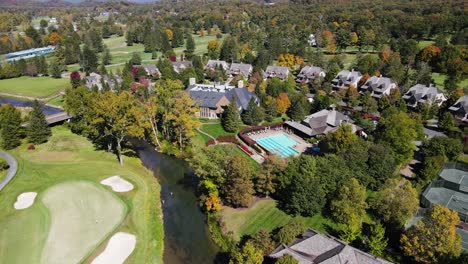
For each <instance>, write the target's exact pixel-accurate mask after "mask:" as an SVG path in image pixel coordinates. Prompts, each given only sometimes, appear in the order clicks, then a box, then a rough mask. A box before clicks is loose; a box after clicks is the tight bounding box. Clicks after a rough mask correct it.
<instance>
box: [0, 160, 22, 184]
mask: <svg viewBox="0 0 468 264" xmlns="http://www.w3.org/2000/svg"><path fill="white" fill-rule="evenodd" d="M0 157H2V158H4V159H5V160H6V161H7V162H8V165H10V168H9V169H8V173H7V175H6V176H5V179H3V181H2V182H0V191H1V190H2V189H3V188H4V187H5V186H6V185H7V184H8V183H9V182H10V181H11V179H13V176H15V174H16V171H17V170H18V162H16V160H15V158H13V157H12V156H11V155H10V154H8V153H6V152H3V151H0Z"/></svg>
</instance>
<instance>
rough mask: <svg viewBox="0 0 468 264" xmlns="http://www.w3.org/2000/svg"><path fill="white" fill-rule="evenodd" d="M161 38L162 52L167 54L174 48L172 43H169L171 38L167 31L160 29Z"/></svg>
mask: <svg viewBox="0 0 468 264" xmlns="http://www.w3.org/2000/svg"><path fill="white" fill-rule="evenodd" d="M160 39H161V52H162V53H163V54H165V53H166V52H168V51H171V50H172V47H171V43H169V38H168V37H167V34H166V32H164V31H160Z"/></svg>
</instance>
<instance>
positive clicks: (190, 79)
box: [189, 77, 197, 85]
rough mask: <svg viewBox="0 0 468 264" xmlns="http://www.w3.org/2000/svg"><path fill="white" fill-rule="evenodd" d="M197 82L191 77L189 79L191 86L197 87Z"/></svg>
mask: <svg viewBox="0 0 468 264" xmlns="http://www.w3.org/2000/svg"><path fill="white" fill-rule="evenodd" d="M196 83H197V82H196V80H195V78H193V77H191V78H189V85H195V84H196Z"/></svg>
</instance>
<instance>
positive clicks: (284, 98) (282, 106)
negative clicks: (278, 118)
mask: <svg viewBox="0 0 468 264" xmlns="http://www.w3.org/2000/svg"><path fill="white" fill-rule="evenodd" d="M289 107H291V101H289V97H288V94H287V93H280V94H279V96H278V98H276V109H277V110H278V112H279V113H281V114H284V113H286V111H288V109H289Z"/></svg>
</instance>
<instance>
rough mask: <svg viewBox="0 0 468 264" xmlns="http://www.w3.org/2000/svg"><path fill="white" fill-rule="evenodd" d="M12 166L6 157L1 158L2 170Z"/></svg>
mask: <svg viewBox="0 0 468 264" xmlns="http://www.w3.org/2000/svg"><path fill="white" fill-rule="evenodd" d="M9 167H10V166H9V165H8V163H7V162H6V160H4V159H0V170H6V169H8V168H9Z"/></svg>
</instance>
